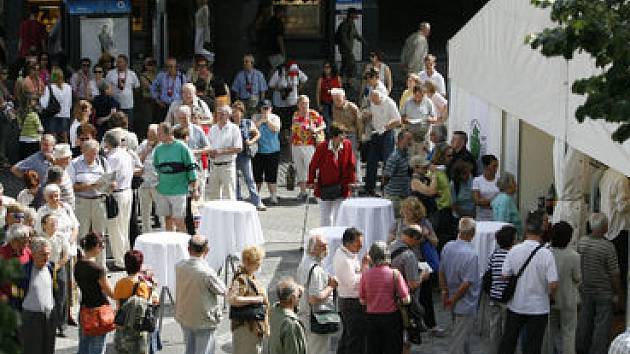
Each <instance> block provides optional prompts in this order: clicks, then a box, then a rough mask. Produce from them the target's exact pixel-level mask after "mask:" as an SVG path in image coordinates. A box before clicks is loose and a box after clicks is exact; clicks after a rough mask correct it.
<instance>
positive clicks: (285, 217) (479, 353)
mask: <svg viewBox="0 0 630 354" xmlns="http://www.w3.org/2000/svg"><path fill="white" fill-rule="evenodd" d="M0 182H2V183H4V184H5V187H6V189H7V191H6V192H7V193H6V194H7V195H15V194H14V193H16V190H17V189H18V188H19V184H18V183H16V181H14V180H12V179H10V178H9V177H8V176H7V174H4V173H0ZM263 195H266V192H263ZM295 195H296V192H295V191H293V192H290V191H287V190H286V189H283V188H281V190H280V196H281V199H280V205H279V206H275V207H269V209H268V210H267V211H264V212H260V213H259V216H260V220H261V223H262V227H263V232H264V236H265V240H266V241H267V242H266V244H265V249H266V252H267V254H266V258H265V261H264V263H263V266H262V269H261V271H260V274H258V276H259V279H261V281H262V282H263V284H264V285H265V286H266V287H267V289H270V288H273V287H272V286H270V284H275V282H276V281H277V279H279V278H280V277H282V276H285V275H292V276H295V271H296V269H297V266H298V264H299V261H300V259H301V256H302V252H301V251H300V245H301V242H302V240H301V234H302V225H303V222H304V207H303V206H302V205H301V204H298V203H297V202H295V201H294V199H293V198H294V196H295ZM317 226H319V207H318V206H317V205H315V204H311V205H310V208H309V219H308V225H307V228H308V229H311V228H315V227H317ZM110 275H111V278H110V282H111V284H114V283H115V281H116V280H117V279H118V278H119V277H120V276H121V273H112V274H110ZM269 293H270V296H271V297H272V299H273V297H274V295H273V291H271V292H269ZM434 299H438V296H437V294H436V295H435V296H434ZM436 310H437V316H438V323H439V324H440V325H441V326H443V327H445V328H447V329H449V327H450V320H449V315H448V313H446V312H444V311H443V310H442V309H441V306H440V305H439V304H437V303H436ZM67 334H68V338H58V340H57V350H56V353H58V354H74V353H76V351H77V345H78V341H77V330H76V329H75V328H74V327H70V328H69V329H68V331H67ZM231 339H232V338H231V333H230V330H229V320H228V319H227V313H226V318H225V319H224V320H223V321H222V322H221V325H220V327H219V329H218V331H217V353H218V354H224V353H230V352H231ZM112 340H113V335H110V336H109V338H108V342H109V343H110V345H109V346H108V351H107V353H114V350H113V348H112V346H111V341H112ZM449 342H450V338H449V337H446V338H433V337H429V336H425V338H424V343H423V344H422V345H420V346H415V347H414V348H413V353H415V354H428V353H431V354H439V353H447V352H448V350H447V348H448V344H449ZM162 344H163V346H164V347H163V350H162V353H164V354H176V353H177V354H180V353H183V351H184V343H183V340H182V335H181V330H180V328H179V326H178V325H177V323H176V322H175V321H174V319H173V317H172V309H171V308H170V307H169V306H167V309H166V316H165V317H164V322H163V330H162ZM472 353H474V354H486V353H488V350H487V348H486V346H485V341H483V340H481V339H480V338H479V337H478V336H475V337H474V343H473V351H472Z"/></svg>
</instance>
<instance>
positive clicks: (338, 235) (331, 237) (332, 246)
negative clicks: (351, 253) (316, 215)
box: [302, 226, 347, 274]
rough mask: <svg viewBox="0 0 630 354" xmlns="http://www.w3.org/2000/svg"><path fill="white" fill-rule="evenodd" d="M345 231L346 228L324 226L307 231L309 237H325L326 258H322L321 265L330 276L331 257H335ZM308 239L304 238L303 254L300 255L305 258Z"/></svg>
mask: <svg viewBox="0 0 630 354" xmlns="http://www.w3.org/2000/svg"><path fill="white" fill-rule="evenodd" d="M346 229H347V227H346V226H324V227H318V228H316V229H312V230H310V231H309V236H313V235H323V236H324V237H326V240H328V255H327V256H326V258H324V260H323V262H322V265H323V266H324V269H325V270H326V271H327V272H328V273H330V274H334V272H333V257H334V256H335V252H336V251H337V248H339V246H341V240H342V238H343V233H344V231H346ZM309 238H310V237H306V238H304V254H303V255H302V257H306V252H307V251H308V239H309Z"/></svg>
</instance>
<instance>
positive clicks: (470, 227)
mask: <svg viewBox="0 0 630 354" xmlns="http://www.w3.org/2000/svg"><path fill="white" fill-rule="evenodd" d="M476 226H477V223H476V222H475V220H474V219H473V218H468V217H463V218H461V219H459V223H458V224H457V229H458V230H459V232H460V233H462V234H471V233H472V234H474V233H475V228H476Z"/></svg>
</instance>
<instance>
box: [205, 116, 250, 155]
mask: <svg viewBox="0 0 630 354" xmlns="http://www.w3.org/2000/svg"><path fill="white" fill-rule="evenodd" d="M210 146H211V147H212V149H213V150H218V149H225V148H241V149H242V148H243V141H242V139H241V130H240V129H239V127H238V125H236V124H234V123H232V122H230V121H228V122H226V123H225V125H224V126H223V127H220V126H219V123H217V124H214V125H213V126H212V128H210ZM235 159H236V153H234V154H227V155H220V156H218V157H216V158H215V159H213V160H212V161H213V162H214V163H222V162H234V160H235Z"/></svg>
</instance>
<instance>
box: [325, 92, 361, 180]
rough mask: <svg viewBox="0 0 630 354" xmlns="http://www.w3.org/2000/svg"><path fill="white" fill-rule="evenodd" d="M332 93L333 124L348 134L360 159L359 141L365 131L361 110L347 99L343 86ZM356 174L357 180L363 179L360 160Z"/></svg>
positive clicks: (355, 153)
mask: <svg viewBox="0 0 630 354" xmlns="http://www.w3.org/2000/svg"><path fill="white" fill-rule="evenodd" d="M330 94H331V96H332V99H333V106H332V120H333V124H335V125H336V126H338V127H339V129H341V130H343V132H344V133H345V134H346V138H348V140H350V142H351V143H352V151H353V152H354V156H356V157H357V160H359V143H360V142H361V134H362V132H363V121H362V119H361V110H360V109H359V107H357V105H356V104H354V103H352V102H350V101H348V100H347V99H346V91H344V90H343V89H342V88H333V89H331V90H330ZM356 176H357V181H361V163H360V162H359V161H357V165H356Z"/></svg>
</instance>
